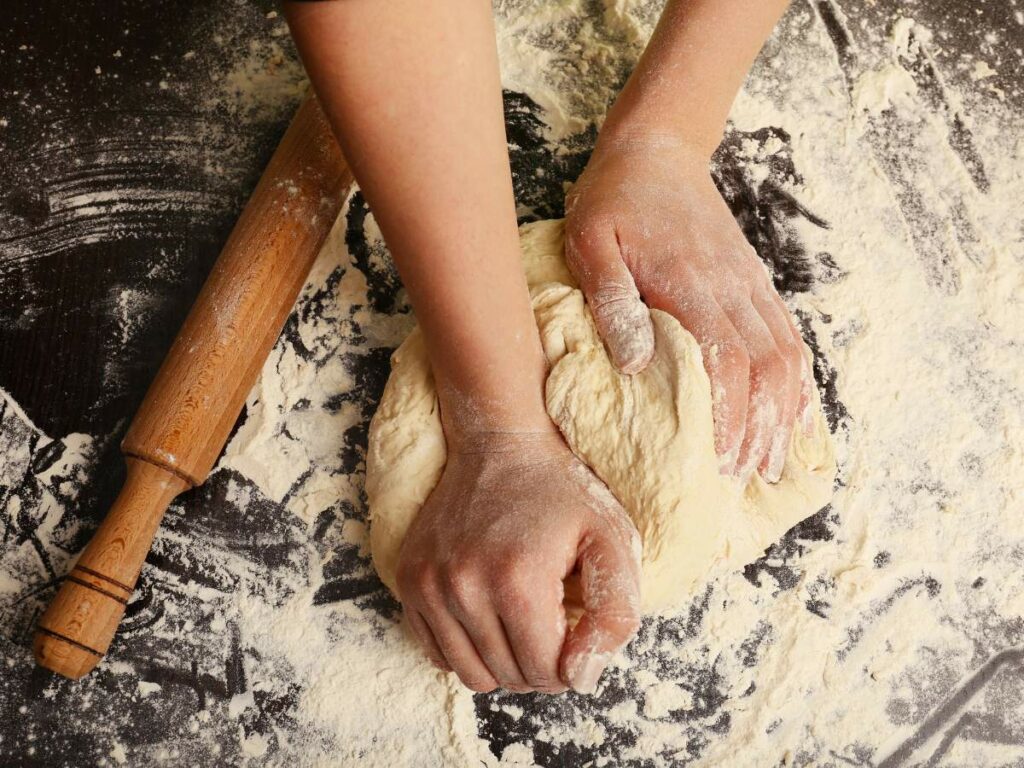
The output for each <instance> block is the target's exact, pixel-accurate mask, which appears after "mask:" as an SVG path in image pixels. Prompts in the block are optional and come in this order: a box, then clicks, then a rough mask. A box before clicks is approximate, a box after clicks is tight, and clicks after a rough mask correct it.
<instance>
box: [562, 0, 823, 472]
mask: <svg viewBox="0 0 1024 768" xmlns="http://www.w3.org/2000/svg"><path fill="white" fill-rule="evenodd" d="M785 7H786V3H785V2H783V1H782V0H670V2H669V4H668V6H667V7H666V9H665V11H664V13H663V15H662V17H661V19H660V21H659V23H658V26H657V28H656V30H655V32H654V35H653V37H652V38H651V41H650V43H649V45H648V47H647V50H646V51H644V54H643V56H642V57H641V59H640V61H639V63H638V64H637V67H636V69H635V71H634V72H633V74H632V75H631V76H630V78H629V81H628V82H627V83H626V86H625V87H624V88H623V90H622V93H621V94H620V95H619V98H618V99H617V100H616V102H615V104H614V105H613V106H612V108H611V110H610V111H609V113H608V117H607V119H606V121H605V124H604V126H603V127H602V129H601V134H600V136H599V138H598V142H597V146H596V148H595V150H594V153H593V155H592V156H591V158H590V161H589V163H588V164H587V168H586V170H585V171H584V173H583V175H582V176H581V177H580V179H579V181H578V182H577V184H576V186H575V188H574V189H573V190H572V192H571V193H570V196H569V199H568V200H567V206H566V208H567V223H566V233H567V239H566V258H567V260H568V262H569V265H570V267H571V268H573V270H574V272H575V273H576V275H577V277H578V279H579V281H580V285H581V287H582V288H583V291H584V293H585V294H586V295H587V300H588V302H589V303H590V306H591V309H592V311H593V313H594V317H595V320H596V322H597V325H598V328H599V330H601V332H602V336H603V337H604V339H605V342H606V344H607V345H608V348H609V352H610V354H611V357H612V360H613V361H614V362H615V363H616V364H617V365H618V366H619V368H620V369H621V370H623V371H627V372H634V371H637V370H640V369H642V368H643V367H644V366H645V365H646V364H647V361H648V360H649V359H650V357H651V355H652V354H653V351H654V350H653V345H654V340H653V333H652V331H651V328H650V318H649V316H648V314H647V312H646V310H645V309H644V308H643V305H642V304H641V301H640V300H641V297H642V298H643V300H644V301H645V302H646V303H647V305H648V306H650V307H652V308H655V309H660V310H663V311H665V312H668V313H669V314H672V315H674V316H675V317H676V318H677V319H678V320H679V322H680V323H681V324H682V325H683V327H685V328H686V329H687V330H688V331H690V333H692V334H693V336H694V337H695V338H696V339H697V341H698V342H699V343H700V345H701V349H702V352H703V356H704V365H705V368H706V369H707V372H708V375H709V378H710V379H711V387H712V395H713V398H714V411H715V442H716V448H717V450H718V452H719V454H720V455H721V457H722V471H723V472H726V473H736V474H738V475H739V476H740V477H742V478H744V479H746V478H748V477H749V476H750V475H751V474H752V473H753V472H754V471H755V470H759V471H760V473H761V475H762V476H763V477H764V478H765V479H766V480H768V481H769V482H773V481H776V480H778V479H779V477H780V475H781V472H782V469H783V464H784V462H785V458H786V455H787V452H788V448H789V443H790V438H791V435H792V430H793V427H794V424H795V422H796V421H797V419H798V417H799V416H800V415H801V414H802V413H803V412H804V411H805V409H806V404H807V403H808V402H809V391H810V390H809V387H810V386H811V383H810V382H811V377H810V375H809V364H808V362H807V360H806V357H805V353H804V351H803V343H802V340H801V339H800V334H799V332H798V331H797V329H796V326H795V324H794V323H793V320H792V318H791V317H790V315H789V312H788V311H787V309H786V307H785V305H784V304H783V303H782V300H781V299H780V298H779V296H778V294H777V293H776V292H775V289H774V287H773V285H772V282H771V278H770V275H768V273H767V271H766V270H765V268H764V267H763V265H762V264H761V262H760V260H759V259H758V257H757V254H756V253H754V251H753V249H752V248H751V247H750V245H749V243H747V241H746V239H745V238H744V236H743V233H742V232H741V231H740V229H739V227H738V226H737V224H736V221H735V219H734V218H733V216H732V213H731V212H730V211H729V208H728V206H727V205H726V204H725V201H724V200H723V199H722V197H721V196H720V195H719V193H718V191H717V189H716V188H715V185H714V183H713V181H712V179H711V176H710V169H709V160H710V158H711V155H712V153H713V152H714V150H715V148H716V147H717V146H718V144H719V142H720V140H721V138H722V132H723V130H724V127H725V121H726V118H727V116H728V114H729V109H730V107H731V105H732V102H733V99H734V98H735V95H736V92H737V90H738V89H739V87H740V85H741V84H742V82H743V79H744V77H745V76H746V73H747V70H748V69H749V67H750V65H751V63H752V62H753V60H754V58H755V57H756V56H757V52H758V50H759V49H760V47H761V45H762V44H763V42H764V40H765V38H766V37H767V36H768V34H769V33H770V32H771V29H772V27H773V26H774V24H775V23H776V21H777V19H778V17H779V16H780V15H781V13H782V11H783V10H784V9H785Z"/></svg>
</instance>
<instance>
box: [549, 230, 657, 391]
mask: <svg viewBox="0 0 1024 768" xmlns="http://www.w3.org/2000/svg"><path fill="white" fill-rule="evenodd" d="M565 261H566V264H567V265H568V266H569V269H570V271H571V272H572V273H573V275H574V276H575V278H576V281H577V282H578V283H579V284H580V289H581V290H582V291H583V295H584V296H586V298H587V306H589V307H590V312H591V314H592V315H593V316H594V324H595V325H596V326H597V332H598V333H599V334H600V335H601V338H602V339H603V340H604V343H605V346H606V347H607V348H608V356H609V357H610V358H611V360H612V364H613V365H614V366H615V367H616V368H617V369H618V370H619V371H621V372H622V373H626V374H635V373H639V372H640V371H642V370H643V369H644V368H646V367H647V364H648V363H650V362H651V357H653V356H654V327H653V326H652V324H651V313H650V310H648V309H647V305H646V304H644V302H643V300H642V299H641V298H640V292H639V291H638V290H637V287H636V284H635V283H634V282H633V275H632V274H630V272H629V269H628V268H627V267H626V264H625V262H624V261H623V260H622V253H621V251H620V250H619V244H618V240H617V239H616V235H615V229H614V226H613V225H612V224H611V223H610V222H609V223H606V224H603V225H601V226H591V227H588V228H587V229H585V230H572V229H570V230H569V231H568V232H567V233H566V238H565Z"/></svg>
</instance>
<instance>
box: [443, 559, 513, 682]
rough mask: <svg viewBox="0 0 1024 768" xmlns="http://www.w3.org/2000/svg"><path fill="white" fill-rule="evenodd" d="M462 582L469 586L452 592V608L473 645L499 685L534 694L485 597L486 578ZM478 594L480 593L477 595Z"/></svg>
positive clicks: (449, 593)
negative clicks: (483, 587)
mask: <svg viewBox="0 0 1024 768" xmlns="http://www.w3.org/2000/svg"><path fill="white" fill-rule="evenodd" d="M458 582H461V583H462V584H464V585H465V586H461V587H454V588H451V589H449V590H448V601H449V608H450V609H451V612H452V615H453V616H454V617H455V618H456V619H457V620H458V621H459V623H461V624H462V626H463V628H464V629H465V630H466V633H467V634H468V635H469V638H470V640H472V641H473V646H474V647H475V648H476V651H477V653H478V654H479V655H480V658H481V660H482V661H483V663H484V664H485V665H486V666H487V669H488V670H489V671H490V673H491V675H492V676H493V677H494V679H495V680H497V681H498V686H499V687H501V688H504V689H505V690H508V691H513V692H515V693H526V692H528V691H530V690H531V689H532V686H530V684H529V683H528V682H527V681H526V679H525V677H524V675H523V672H522V671H521V670H520V668H519V664H518V662H517V661H516V655H515V653H514V652H513V650H512V645H511V643H510V642H509V638H508V637H507V636H506V634H505V627H504V625H503V624H502V622H501V619H500V618H499V617H498V613H497V610H496V609H495V608H494V607H493V606H492V605H491V604H490V602H489V601H488V600H486V598H483V595H482V594H481V593H482V592H483V590H482V585H483V579H476V580H472V582H471V580H470V579H469V578H465V579H460V580H458ZM458 582H456V583H458ZM470 582H471V583H473V584H477V585H480V587H481V589H476V588H474V587H472V586H469V583H470ZM474 592H476V593H477V594H476V595H474V594H473V593H474Z"/></svg>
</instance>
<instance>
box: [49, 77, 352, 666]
mask: <svg viewBox="0 0 1024 768" xmlns="http://www.w3.org/2000/svg"><path fill="white" fill-rule="evenodd" d="M352 182H353V178H352V175H351V172H350V171H349V169H348V167H347V166H346V164H345V161H344V158H343V157H342V155H341V152H340V150H339V149H338V146H337V144H336V142H335V141H334V138H333V137H332V136H331V134H330V130H329V128H328V126H327V123H326V121H325V120H324V118H323V115H322V113H321V111H320V107H319V105H318V104H317V103H316V100H315V99H314V98H313V97H312V96H310V97H308V98H307V99H306V100H305V101H304V102H303V104H302V105H301V106H300V107H299V110H298V112H297V113H296V116H295V118H294V119H293V121H292V123H291V125H290V126H289V128H288V131H287V132H286V133H285V136H284V138H283V139H282V141H281V144H280V146H279V147H278V148H277V151H276V152H275V153H274V156H273V157H272V158H271V160H270V164H269V165H268V166H267V169H266V171H265V172H264V174H263V176H262V177H261V179H260V182H259V184H258V185H257V186H256V189H255V191H254V192H253V195H252V197H251V198H250V199H249V202H248V204H247V205H246V207H245V210H244V211H243V212H242V215H241V217H240V218H239V220H238V223H237V224H236V225H235V228H234V230H233V231H232V233H231V236H230V237H229V239H228V241H227V243H226V244H225V246H224V250H223V251H222V252H221V255H220V257H219V258H218V260H217V262H216V264H215V265H214V267H213V270H212V272H211V274H210V276H209V277H208V278H207V281H206V283H205V285H204V286H203V289H202V291H201V292H200V294H199V297H198V298H197V299H196V303H195V304H194V306H193V307H192V311H191V312H190V313H189V315H188V317H187V318H186V320H185V323H184V325H183V326H182V328H181V330H180V332H179V333H178V336H177V337H176V338H175V340H174V343H173V345H172V346H171V349H170V351H169V352H168V354H167V357H166V358H165V360H164V362H163V365H162V366H161V367H160V370H159V372H158V373H157V375H156V378H155V379H154V381H153V383H152V385H151V386H150V388H149V391H148V392H147V394H146V397H145V399H144V400H143V402H142V405H141V407H140V408H139V411H138V413H137V414H136V416H135V419H134V421H133V422H132V425H131V427H130V428H129V430H128V433H127V434H126V435H125V438H124V441H123V442H122V444H121V449H122V451H123V453H124V454H125V456H126V459H127V463H128V476H127V480H126V482H125V485H124V488H123V489H122V491H121V494H120V495H119V496H118V498H117V501H116V502H115V504H114V506H113V508H112V509H111V510H110V513H109V514H108V515H107V517H106V518H105V519H104V521H103V523H102V524H101V525H100V527H99V529H98V530H97V532H96V534H95V536H94V537H93V539H92V541H91V542H90V543H89V545H88V546H87V547H86V548H85V550H84V551H83V552H82V555H81V556H80V557H79V560H78V562H77V564H76V565H75V568H74V569H73V570H72V572H71V574H69V576H68V578H67V579H66V580H65V582H64V584H63V585H62V587H61V589H60V591H59V592H58V594H57V597H56V598H55V599H54V601H53V602H52V603H51V604H50V607H49V609H48V610H47V611H46V613H45V614H43V616H42V618H41V619H40V621H39V626H38V630H37V632H36V636H35V641H34V650H35V656H36V660H37V661H38V662H39V663H40V664H41V665H42V666H44V667H46V668H48V669H51V670H53V671H54V672H58V673H59V674H62V675H65V676H66V677H71V678H78V677H81V676H82V675H84V674H86V673H87V672H89V671H90V670H91V669H92V668H93V667H95V666H96V664H97V663H98V662H99V660H100V659H101V658H102V656H103V654H105V653H106V651H107V649H108V647H109V646H110V642H111V640H112V639H113V636H114V633H115V632H116V630H117V625H118V623H119V622H120V620H121V617H122V615H123V614H124V610H125V606H126V604H127V602H128V599H129V598H130V597H131V592H132V590H133V589H134V587H135V583H136V581H137V579H138V576H139V572H140V570H141V569H142V564H143V562H144V560H145V558H146V555H147V553H148V552H149V549H150V546H151V545H152V542H153V537H154V536H155V535H156V531H157V528H158V527H159V524H160V520H161V518H162V517H163V514H164V512H165V511H166V509H167V505H168V504H169V503H170V502H171V500H172V499H173V498H174V497H175V496H177V495H178V494H179V493H181V492H182V491H184V490H186V489H187V488H190V487H192V486H195V485H198V484H199V483H202V482H203V481H204V480H205V479H206V476H207V474H209V471H210V469H211V468H212V467H213V464H214V462H215V461H216V460H217V457H218V455H219V454H220V451H221V450H222V448H223V447H224V443H225V441H226V440H227V437H228V435H229V433H230V431H231V428H232V426H233V425H234V423H235V421H236V420H237V418H238V414H239V412H240V411H241V409H242V405H243V404H244V402H245V398H246V395H247V394H248V392H249V390H250V389H251V388H252V385H253V382H254V381H255V379H256V376H257V375H258V373H259V371H260V369H261V368H262V367H263V363H264V361H265V360H266V357H267V355H268V353H269V352H270V349H271V347H272V346H273V344H274V342H275V340H276V339H277V337H278V335H280V333H281V328H282V326H283V325H284V322H285V320H286V319H287V317H288V313H289V312H290V311H291V308H292V306H293V305H294V303H295V299H296V297H297V296H298V293H299V291H300V290H301V288H302V285H303V283H304V282H305V280H306V277H307V275H308V274H309V270H310V268H311V267H312V265H313V262H314V260H315V259H316V256H317V254H318V252H319V250H320V248H321V246H322V245H323V242H324V240H325V239H326V237H327V235H328V233H329V231H330V228H331V226H332V225H333V223H334V220H335V218H336V217H337V215H338V212H339V210H340V209H341V205H342V204H343V202H344V199H345V196H346V194H347V193H348V191H349V189H350V188H351V186H352Z"/></svg>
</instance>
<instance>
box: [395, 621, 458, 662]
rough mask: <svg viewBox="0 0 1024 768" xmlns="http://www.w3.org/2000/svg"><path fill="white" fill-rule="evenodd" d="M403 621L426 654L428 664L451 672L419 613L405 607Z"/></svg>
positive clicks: (432, 634)
mask: <svg viewBox="0 0 1024 768" xmlns="http://www.w3.org/2000/svg"><path fill="white" fill-rule="evenodd" d="M405 620H406V621H407V622H409V628H410V629H411V630H412V634H413V636H414V637H415V638H416V639H417V640H418V641H419V643H420V646H421V647H422V648H423V650H424V651H425V652H426V654H427V658H428V659H430V663H431V664H433V665H434V666H435V667H437V668H438V669H440V670H443V671H445V672H451V671H452V668H451V666H450V665H449V664H448V661H447V660H446V659H445V657H444V653H442V652H441V649H440V647H438V645H437V640H435V639H434V633H433V632H431V631H430V627H429V626H427V622H426V621H424V619H423V617H422V616H420V614H419V611H416V610H414V609H412V608H409V607H406V609H405Z"/></svg>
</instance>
